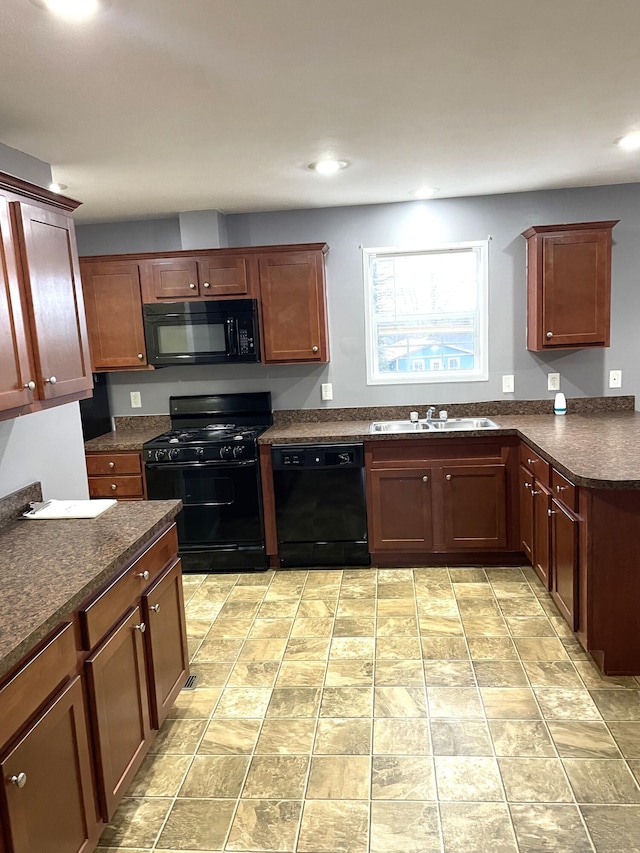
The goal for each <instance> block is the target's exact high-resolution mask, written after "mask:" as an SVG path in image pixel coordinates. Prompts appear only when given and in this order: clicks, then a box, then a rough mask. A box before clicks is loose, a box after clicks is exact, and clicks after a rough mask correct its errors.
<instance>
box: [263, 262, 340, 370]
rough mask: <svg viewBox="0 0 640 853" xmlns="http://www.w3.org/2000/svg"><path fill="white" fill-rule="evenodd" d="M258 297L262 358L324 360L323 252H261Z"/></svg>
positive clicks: (286, 360)
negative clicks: (262, 343)
mask: <svg viewBox="0 0 640 853" xmlns="http://www.w3.org/2000/svg"><path fill="white" fill-rule="evenodd" d="M258 264H259V270H260V298H261V301H262V321H263V333H264V355H265V362H267V363H269V362H271V363H273V362H326V361H328V358H329V353H328V345H327V327H326V324H327V320H326V307H325V288H324V257H323V255H322V252H290V253H287V252H281V253H278V254H273V255H262V256H261V257H260V258H259V261H258Z"/></svg>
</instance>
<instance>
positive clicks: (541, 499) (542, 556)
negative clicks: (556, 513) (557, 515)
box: [529, 481, 552, 589]
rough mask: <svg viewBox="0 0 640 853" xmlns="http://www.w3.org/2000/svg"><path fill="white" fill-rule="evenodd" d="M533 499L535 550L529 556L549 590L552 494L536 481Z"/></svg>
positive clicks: (550, 579) (550, 576) (550, 578)
mask: <svg viewBox="0 0 640 853" xmlns="http://www.w3.org/2000/svg"><path fill="white" fill-rule="evenodd" d="M532 499H533V549H532V553H531V555H530V556H529V559H530V560H531V564H532V566H533V568H534V569H535V571H536V574H537V575H538V577H539V578H540V580H541V581H542V583H543V584H544V585H545V587H546V588H547V589H551V582H552V574H551V552H550V548H551V529H550V525H549V509H550V508H551V492H550V491H549V490H548V489H547V488H546V486H543V485H542V483H538V482H537V481H534V488H533V489H532Z"/></svg>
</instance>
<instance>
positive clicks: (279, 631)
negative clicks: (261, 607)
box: [248, 619, 298, 640]
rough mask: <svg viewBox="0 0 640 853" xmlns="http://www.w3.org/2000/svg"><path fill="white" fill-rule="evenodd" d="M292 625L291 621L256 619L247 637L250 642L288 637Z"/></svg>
mask: <svg viewBox="0 0 640 853" xmlns="http://www.w3.org/2000/svg"><path fill="white" fill-rule="evenodd" d="M296 621H298V620H296ZM293 624H294V622H293V619H256V620H255V621H254V622H253V625H252V626H251V629H250V630H249V634H248V636H249V639H251V640H255V639H263V640H266V639H273V638H274V637H275V638H278V637H288V636H289V633H290V631H291V627H292V625H293Z"/></svg>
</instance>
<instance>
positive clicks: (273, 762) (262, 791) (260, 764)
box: [242, 755, 309, 800]
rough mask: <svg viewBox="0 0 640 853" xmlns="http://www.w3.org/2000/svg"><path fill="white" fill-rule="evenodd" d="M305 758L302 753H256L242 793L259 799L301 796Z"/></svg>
mask: <svg viewBox="0 0 640 853" xmlns="http://www.w3.org/2000/svg"><path fill="white" fill-rule="evenodd" d="M308 767H309V758H308V757H307V756H303V755H256V756H254V757H253V758H252V759H251V764H250V765H249V773H248V774H247V779H246V782H245V784H244V788H243V789H242V796H243V797H250V798H252V799H261V800H280V799H283V800H296V799H302V796H303V794H304V786H305V784H306V781H307V769H308Z"/></svg>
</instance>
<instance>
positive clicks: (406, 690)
mask: <svg viewBox="0 0 640 853" xmlns="http://www.w3.org/2000/svg"><path fill="white" fill-rule="evenodd" d="M373 704H374V708H373V713H374V716H375V717H426V715H427V700H426V695H425V691H424V690H423V689H422V688H419V687H376V688H375V689H374V703H373Z"/></svg>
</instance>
